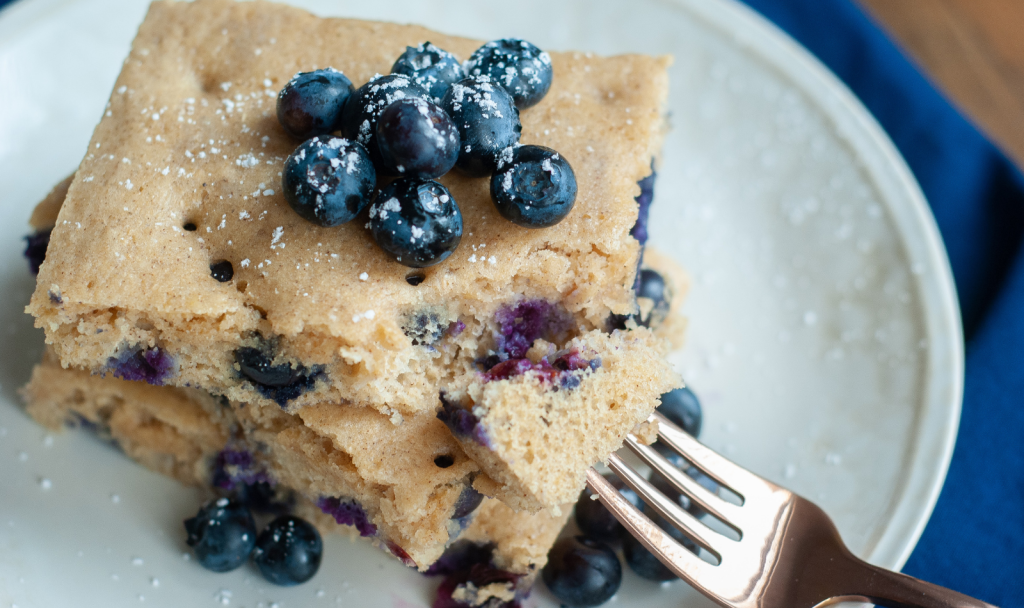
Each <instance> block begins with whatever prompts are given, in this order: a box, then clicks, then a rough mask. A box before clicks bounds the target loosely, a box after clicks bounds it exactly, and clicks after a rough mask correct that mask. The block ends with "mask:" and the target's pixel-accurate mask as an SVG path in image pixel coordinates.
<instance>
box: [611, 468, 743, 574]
mask: <svg viewBox="0 0 1024 608" xmlns="http://www.w3.org/2000/svg"><path fill="white" fill-rule="evenodd" d="M608 468H610V469H611V470H612V472H613V473H615V474H616V475H618V476H619V479H621V480H622V481H623V482H624V483H625V484H626V485H627V486H629V487H630V488H631V489H632V490H633V491H634V492H636V493H637V494H638V495H639V496H640V498H642V499H643V501H644V502H646V503H647V504H648V505H650V507H651V508H652V509H654V510H655V511H656V512H657V513H658V515H660V516H662V517H663V518H665V520H666V521H668V522H669V523H670V524H672V525H673V526H675V527H676V528H678V529H679V530H680V531H681V532H682V533H683V534H685V535H686V536H688V537H689V538H690V540H692V541H693V542H695V543H697V544H698V545H700V546H701V548H702V549H706V550H708V551H710V552H711V553H713V554H714V556H715V558H717V559H718V560H721V559H722V552H721V551H720V550H719V549H718V548H715V546H714V545H713V544H712V542H711V539H710V538H709V536H708V534H707V533H709V534H713V535H719V533H718V532H715V531H714V530H712V529H711V528H708V527H707V526H706V525H704V524H703V523H701V521H700V520H699V519H697V518H696V517H694V516H693V515H692V514H690V513H687V512H686V511H685V510H683V508H682V507H680V506H679V505H678V504H676V503H675V501H673V500H669V498H668V497H667V496H665V495H664V494H662V493H661V492H659V491H658V490H657V488H655V487H654V486H652V485H651V483H650V482H649V481H647V480H646V479H644V478H643V477H642V476H641V475H640V474H639V473H637V472H636V471H634V470H633V469H631V468H630V467H629V465H628V464H626V463H625V461H623V460H622V458H620V457H619V456H618V455H617V454H612V455H610V456H609V457H608ZM652 525H653V524H652ZM655 527H657V526H655ZM719 536H720V535H719ZM721 538H722V539H726V537H725V536H721ZM726 540H727V539H726Z"/></svg>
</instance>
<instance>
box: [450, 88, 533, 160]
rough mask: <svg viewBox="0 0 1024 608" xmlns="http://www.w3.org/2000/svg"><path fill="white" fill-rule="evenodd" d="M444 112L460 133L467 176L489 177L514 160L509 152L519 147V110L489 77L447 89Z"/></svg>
mask: <svg viewBox="0 0 1024 608" xmlns="http://www.w3.org/2000/svg"><path fill="white" fill-rule="evenodd" d="M441 108H442V109H444V111H445V112H447V113H448V116H450V117H451V118H452V122H454V123H455V128H456V129H458V131H459V139H460V146H461V148H460V149H459V160H458V161H457V162H456V163H455V166H456V167H458V168H459V169H461V170H462V171H464V172H465V173H467V174H468V175H472V176H476V177H483V176H485V175H490V174H491V173H494V172H495V171H496V170H498V169H499V168H500V167H503V166H504V165H505V164H506V163H507V162H508V161H509V160H511V151H510V150H509V148H511V146H514V145H515V144H517V143H519V134H520V133H521V132H522V130H523V125H522V124H521V123H520V122H519V109H518V108H516V106H515V103H514V102H513V101H512V96H511V95H509V94H508V92H507V91H505V89H503V88H501V87H500V86H497V85H495V84H494V83H493V82H492V81H491V79H490V78H489V77H487V76H476V77H471V78H466V79H465V80H460V81H459V82H456V83H455V84H453V85H452V86H451V88H450V89H448V92H447V93H445V95H444V99H443V100H441Z"/></svg>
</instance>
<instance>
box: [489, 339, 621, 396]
mask: <svg viewBox="0 0 1024 608" xmlns="http://www.w3.org/2000/svg"><path fill="white" fill-rule="evenodd" d="M599 367H601V359H600V357H598V358H594V359H587V358H586V357H584V356H583V355H581V354H580V352H579V351H578V350H577V349H575V348H573V349H569V350H566V351H560V352H558V353H555V356H554V359H553V361H552V362H551V363H549V362H548V358H547V357H544V358H543V359H541V360H540V361H537V362H533V361H531V360H529V359H526V358H520V359H507V360H505V361H502V362H500V363H497V364H494V365H493V367H491V368H490V369H488V370H487V371H485V372H483V373H482V374H480V376H481V379H482V380H483V381H484V382H493V381H496V380H509V379H512V378H515V377H517V376H522V375H525V374H528V373H532V374H534V375H536V376H538V377H539V378H540V379H541V380H542V381H543V382H546V383H548V384H551V385H552V386H554V387H556V388H563V389H574V388H576V387H578V386H579V385H580V382H582V374H580V373H578V372H581V371H586V370H590V371H597V369H598V368H599Z"/></svg>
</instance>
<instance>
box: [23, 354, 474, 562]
mask: <svg viewBox="0 0 1024 608" xmlns="http://www.w3.org/2000/svg"><path fill="white" fill-rule="evenodd" d="M24 395H25V397H26V401H27V403H28V407H27V410H28V412H29V414H30V415H31V416H32V417H33V418H35V419H36V420H37V421H39V422H40V423H41V424H43V425H44V426H47V427H49V428H54V429H56V428H60V427H61V426H63V425H66V424H67V425H72V426H84V427H88V428H91V429H94V430H96V431H97V432H98V433H99V434H100V435H102V436H104V437H106V438H109V439H111V440H112V441H113V442H114V443H115V445H117V446H118V447H119V448H120V449H121V450H122V451H124V452H125V453H126V454H127V455H128V456H130V457H132V458H133V459H135V460H137V461H138V462H140V463H142V464H143V465H145V466H146V467H148V468H150V469H152V470H155V471H157V472H159V473H163V474H165V475H168V476H171V477H174V478H175V479H177V480H179V481H181V482H183V483H187V484H190V485H199V486H212V487H215V488H217V489H219V490H221V491H225V492H238V491H244V490H246V486H251V485H252V484H253V483H256V482H264V483H266V484H268V485H269V486H272V487H274V488H276V489H277V490H276V491H275V492H274V495H275V497H276V498H275V500H280V501H281V502H282V504H287V503H288V502H289V501H290V500H293V499H294V498H301V499H303V500H305V501H307V502H308V503H309V504H311V505H315V506H316V507H319V508H320V510H322V511H323V512H325V513H329V514H332V515H334V517H335V518H336V519H337V522H338V523H345V524H348V525H350V526H352V527H353V528H354V530H355V532H357V533H359V534H361V535H362V536H367V537H371V538H372V539H374V540H376V541H378V542H379V544H382V545H384V546H385V548H387V549H388V550H390V551H391V552H392V553H395V554H396V555H400V556H402V557H403V558H404V559H405V560H406V561H407V563H409V564H411V565H416V566H417V567H420V568H421V569H425V568H426V567H427V566H429V565H430V564H432V563H433V562H434V561H435V560H436V559H437V558H438V557H440V555H441V553H442V552H443V550H444V548H445V546H446V545H447V544H448V543H449V542H450V541H451V540H453V539H454V538H456V537H457V536H458V534H459V533H460V532H461V530H462V529H463V528H464V527H465V526H466V525H468V523H469V522H470V521H471V517H469V518H464V519H460V520H452V515H453V512H454V510H455V508H456V505H457V503H458V502H459V500H460V498H462V497H463V495H464V493H465V494H466V495H467V496H468V495H470V494H471V493H472V492H473V491H472V490H471V489H469V484H470V483H471V481H472V480H473V479H474V478H475V477H477V476H478V475H479V468H478V467H477V465H476V464H475V463H474V462H473V461H472V460H470V459H469V458H467V457H466V455H465V454H464V453H463V452H462V450H461V449H460V448H459V446H458V444H457V443H456V442H455V441H454V440H453V439H452V437H451V435H450V433H449V432H448V431H447V429H445V427H444V425H443V424H441V423H440V422H439V421H438V420H437V419H436V418H435V417H434V416H428V415H424V416H419V417H416V418H410V419H407V420H406V422H405V424H403V425H401V426H395V425H393V424H391V422H390V421H389V420H388V419H387V418H386V417H384V416H382V415H381V414H379V413H378V412H375V411H373V410H369V409H366V408H337V407H329V406H311V407H309V408H305V409H304V410H303V411H302V412H301V413H300V415H295V414H288V413H286V412H283V411H281V410H280V409H279V408H258V407H253V406H246V405H243V404H238V403H231V402H228V401H227V400H226V399H223V398H216V397H213V396H212V395H210V394H208V393H206V392H204V391H200V390H197V389H181V388H177V387H154V386H150V385H147V384H145V383H142V382H129V381H125V380H118V379H116V378H103V377H100V376H95V375H91V374H89V373H88V372H85V371H81V370H74V369H63V368H62V367H61V366H60V364H59V363H58V362H57V361H56V357H55V356H53V354H52V352H48V353H47V356H46V357H45V358H44V360H43V362H42V363H40V364H39V365H38V366H37V367H36V369H35V370H34V371H33V375H32V379H31V381H30V382H29V384H28V385H27V386H26V387H25V389H24ZM403 553H404V554H403Z"/></svg>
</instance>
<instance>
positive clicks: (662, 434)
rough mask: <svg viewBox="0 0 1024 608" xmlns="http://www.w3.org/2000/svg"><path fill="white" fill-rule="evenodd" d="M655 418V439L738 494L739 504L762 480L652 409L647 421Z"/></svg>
mask: <svg viewBox="0 0 1024 608" xmlns="http://www.w3.org/2000/svg"><path fill="white" fill-rule="evenodd" d="M651 420H657V421H658V439H661V441H662V442H663V443H665V444H666V445H668V446H669V447H671V448H672V449H673V450H675V451H676V452H677V453H678V454H679V455H680V456H682V457H683V458H686V459H687V460H689V461H690V462H692V463H693V464H694V466H696V467H697V468H698V469H700V470H701V471H703V472H704V474H705V475H707V476H708V477H710V478H711V479H714V480H715V481H717V482H718V483H719V484H720V485H723V486H725V487H727V488H729V489H730V490H732V491H733V492H734V493H736V494H737V495H738V496H739V497H740V504H741V505H742V504H743V503H744V502H745V501H746V497H747V495H748V494H750V493H751V492H753V491H756V489H757V488H758V487H760V486H763V485H764V483H765V481H764V480H763V479H761V478H760V477H758V476H756V475H754V474H753V473H751V472H750V471H747V470H746V469H744V468H742V467H740V466H739V465H737V464H734V463H733V462H732V461H731V460H729V459H727V458H725V457H723V456H720V455H718V454H717V453H715V452H714V451H712V450H711V449H709V448H707V447H705V446H704V444H702V443H700V442H699V441H697V440H696V439H694V438H693V437H692V436H691V435H690V434H689V433H687V432H686V431H684V430H682V429H681V428H679V427H678V426H676V425H675V424H674V423H673V422H672V421H670V420H669V419H668V418H665V416H663V415H662V414H661V412H654V413H653V414H651V417H650V418H648V421H651Z"/></svg>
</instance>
